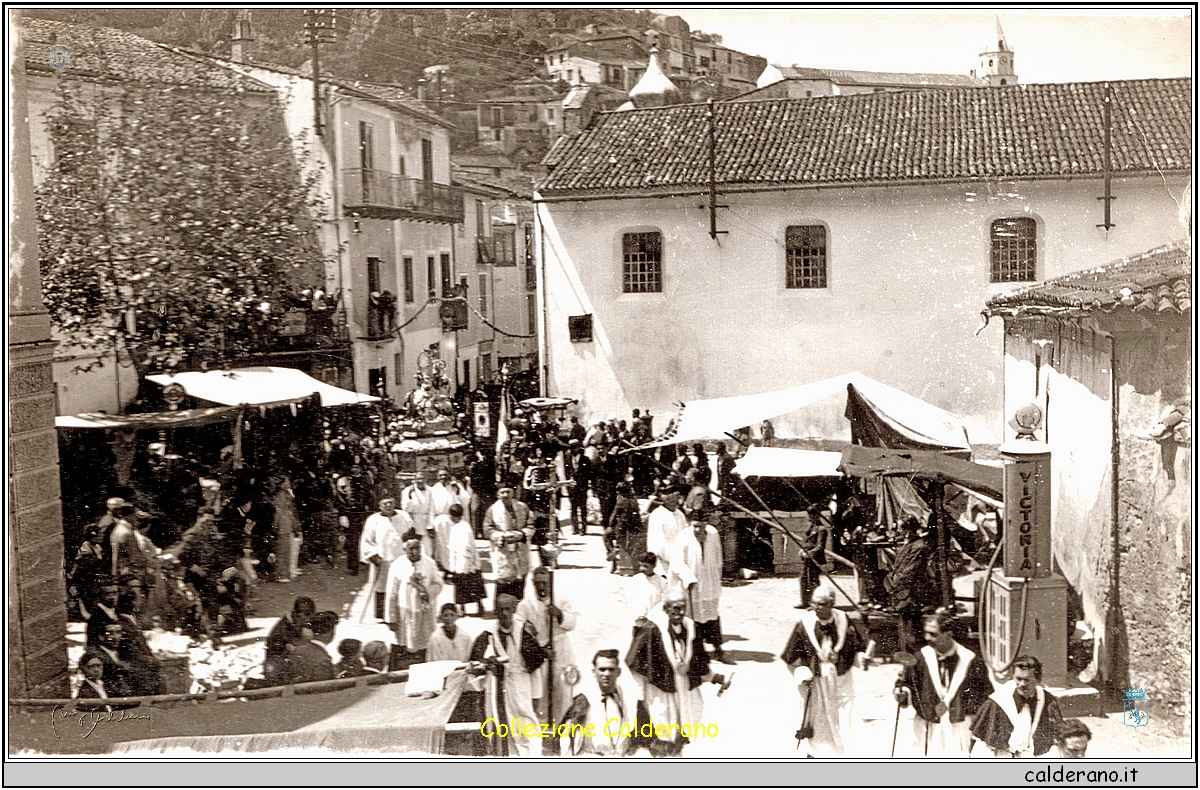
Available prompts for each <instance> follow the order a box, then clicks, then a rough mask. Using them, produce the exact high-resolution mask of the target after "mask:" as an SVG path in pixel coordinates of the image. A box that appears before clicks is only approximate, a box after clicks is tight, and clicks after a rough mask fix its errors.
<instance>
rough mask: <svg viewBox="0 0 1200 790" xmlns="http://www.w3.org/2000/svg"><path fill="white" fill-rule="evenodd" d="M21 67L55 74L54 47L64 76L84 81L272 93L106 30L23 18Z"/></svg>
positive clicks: (206, 63) (206, 62)
mask: <svg viewBox="0 0 1200 790" xmlns="http://www.w3.org/2000/svg"><path fill="white" fill-rule="evenodd" d="M21 24H22V26H23V27H24V29H25V32H26V35H25V67H26V69H27V70H28V71H29V72H31V73H37V72H41V73H57V72H58V70H57V69H55V67H54V66H53V65H51V58H50V53H51V49H52V48H53V47H56V46H57V47H62V48H64V49H65V50H66V52H67V65H66V66H64V67H63V68H62V70H61V72H62V73H65V74H71V75H74V76H78V77H82V78H85V79H92V80H102V81H120V82H141V83H169V84H175V85H187V86H191V87H197V88H212V89H217V90H246V91H251V92H254V93H272V92H274V89H273V88H272V87H271V86H269V85H267V84H266V83H263V82H259V81H258V80H256V79H254V78H252V77H248V76H246V75H244V74H239V73H237V72H236V71H233V70H231V69H228V68H224V67H222V66H220V65H218V64H216V63H215V62H214V61H213V60H212V59H209V58H204V57H197V56H194V55H192V54H190V53H187V52H184V51H182V50H178V49H175V48H172V47H169V46H167V45H165V44H159V43H157V42H154V41H151V40H150V39H147V38H142V37H141V36H136V35H134V34H133V33H127V32H125V31H123V30H114V29H113V28H108V27H94V26H92V25H75V24H71V23H69V22H57V21H54V20H50V19H36V18H31V17H25V18H23V19H22V20H21Z"/></svg>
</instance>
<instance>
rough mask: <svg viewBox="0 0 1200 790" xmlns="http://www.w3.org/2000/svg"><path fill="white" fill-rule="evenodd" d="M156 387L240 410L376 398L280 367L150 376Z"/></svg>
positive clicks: (342, 402)
mask: <svg viewBox="0 0 1200 790" xmlns="http://www.w3.org/2000/svg"><path fill="white" fill-rule="evenodd" d="M146 378H147V379H149V380H150V381H153V382H154V383H155V384H161V385H162V386H164V387H165V386H167V385H168V384H179V385H180V386H182V387H183V389H184V390H185V391H186V392H187V394H188V395H191V396H192V397H194V398H200V399H202V400H207V401H212V402H213V403H221V404H224V405H226V406H237V405H238V404H242V403H247V404H250V405H253V406H264V405H268V404H276V403H290V402H293V401H298V400H302V399H304V398H307V397H309V396H311V395H313V394H314V393H316V394H318V395H320V396H321V405H322V406H347V405H353V404H358V403H375V402H377V401H378V400H379V398H376V397H375V396H373V395H360V394H359V393H357V392H352V391H350V390H344V389H342V388H340V387H335V386H333V385H332V384H326V383H325V382H323V381H318V380H317V379H314V378H313V377H312V376H309V375H308V374H307V373H305V372H303V371H301V370H295V369H294V368H278V367H267V366H263V367H252V368H237V369H235V370H208V371H192V372H189V373H169V374H156V375H152V376H147V377H146Z"/></svg>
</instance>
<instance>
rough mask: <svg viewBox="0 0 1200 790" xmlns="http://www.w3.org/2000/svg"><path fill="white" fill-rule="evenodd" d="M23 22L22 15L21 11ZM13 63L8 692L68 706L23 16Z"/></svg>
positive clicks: (49, 348)
mask: <svg viewBox="0 0 1200 790" xmlns="http://www.w3.org/2000/svg"><path fill="white" fill-rule="evenodd" d="M18 13H19V12H18ZM13 30H14V31H15V32H16V41H15V47H14V56H13V59H12V62H13V64H15V65H14V67H13V69H12V73H11V74H12V110H13V112H12V113H11V114H10V117H11V118H13V148H12V160H11V168H10V179H11V182H10V183H11V188H12V194H13V209H12V224H11V226H10V227H11V230H12V236H11V246H10V247H9V267H8V284H9V304H8V306H9V320H8V353H9V357H8V360H9V361H8V374H9V401H8V404H9V406H8V408H9V412H8V418H9V423H8V429H9V433H8V450H9V459H10V461H11V463H10V466H9V476H8V495H9V499H8V502H9V505H8V563H9V566H8V567H9V576H8V579H9V581H8V614H9V619H8V623H9V625H8V656H9V658H8V690H9V694H10V695H11V696H13V697H66V696H67V694H68V689H69V684H68V682H67V678H68V674H67V673H68V668H67V612H66V606H65V601H66V590H65V586H64V583H63V530H62V505H61V501H60V499H59V487H58V442H57V437H56V436H55V428H54V378H53V372H52V368H51V355H52V353H53V351H54V345H53V343H52V342H51V340H50V320H49V316H48V314H47V313H46V308H45V307H44V306H43V305H42V294H41V278H40V276H39V274H38V258H37V230H36V225H35V222H34V216H33V214H34V200H33V167H32V163H31V159H30V149H29V124H28V109H27V106H26V101H25V72H24V63H25V58H24V56H23V50H22V46H21V32H20V20H19V16H15V17H14V20H13Z"/></svg>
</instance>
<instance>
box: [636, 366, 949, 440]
mask: <svg viewBox="0 0 1200 790" xmlns="http://www.w3.org/2000/svg"><path fill="white" fill-rule="evenodd" d="M851 388H853V390H854V391H855V393H856V395H857V397H858V398H859V400H860V401H865V402H866V403H867V404H868V405H869V406H870V407H871V410H872V411H873V413H875V414H876V415H877V416H878V420H879V421H881V422H883V423H885V424H886V425H888V426H889V427H890V429H891V431H893V432H894V433H895V434H897V435H899V436H905V437H908V438H909V439H910V440H911V441H914V442H918V443H921V444H922V445H927V446H929V447H937V448H947V449H957V450H966V451H970V449H971V446H970V444H968V442H967V431H966V428H965V427H964V426H963V424H962V421H961V420H959V419H958V418H957V417H955V416H954V415H953V414H950V413H949V412H947V411H944V410H942V409H939V408H938V407H936V406H934V405H932V404H929V403H926V402H925V401H923V400H921V399H920V398H914V397H913V396H912V395H909V394H907V393H905V392H901V391H900V390H898V389H896V388H894V387H889V386H888V385H886V384H883V383H881V382H878V381H875V380H874V379H872V378H868V377H867V376H864V375H863V374H862V373H858V372H855V373H846V374H844V375H841V376H834V377H833V378H828V379H824V380H823V381H816V382H813V383H812V384H802V385H800V386H798V387H791V388H790V389H785V390H777V391H775V392H764V393H760V394H758V395H738V396H734V397H729V398H710V399H708V400H694V401H689V402H688V403H686V404H685V405H684V406H683V410H682V411H681V412H680V414H679V418H678V420H677V421H676V422H675V425H674V426H673V427H672V428H671V429H669V430H668V431H667V433H666V434H664V435H663V436H662V437H660V438H659V439H657V440H655V441H653V442H651V443H649V444H645V445H642V448H649V447H659V446H662V445H668V444H678V443H680V442H693V441H700V440H702V439H714V438H722V437H724V436H725V435H726V434H728V433H732V432H733V431H736V430H737V429H739V428H744V427H746V426H748V425H755V424H757V423H760V422H762V421H763V420H770V419H772V418H775V417H778V416H780V415H782V414H787V413H788V412H793V411H796V410H797V409H801V408H804V407H805V406H808V405H810V404H813V403H816V402H817V401H819V400H824V399H825V398H828V397H831V396H833V395H836V394H839V393H841V392H843V391H845V392H847V393H850V391H851ZM856 395H855V394H848V395H847V397H848V398H851V399H852V398H854V397H856Z"/></svg>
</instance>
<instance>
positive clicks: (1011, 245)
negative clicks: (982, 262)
mask: <svg viewBox="0 0 1200 790" xmlns="http://www.w3.org/2000/svg"><path fill="white" fill-rule="evenodd" d="M1036 279H1037V221H1036V220H1034V219H1031V218H1029V217H1010V218H1006V219H998V220H996V221H995V222H993V223H992V282H994V283H1019V282H1033V281H1034V280H1036Z"/></svg>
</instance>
